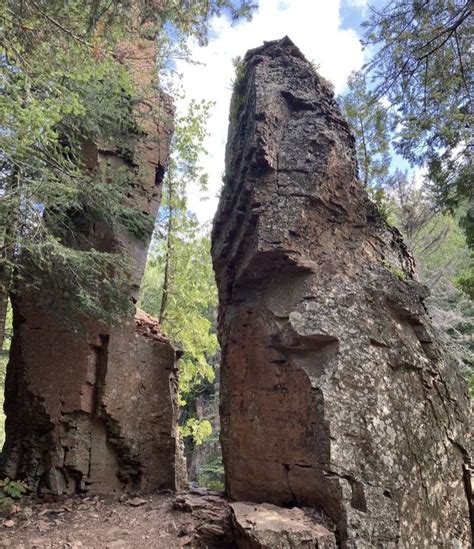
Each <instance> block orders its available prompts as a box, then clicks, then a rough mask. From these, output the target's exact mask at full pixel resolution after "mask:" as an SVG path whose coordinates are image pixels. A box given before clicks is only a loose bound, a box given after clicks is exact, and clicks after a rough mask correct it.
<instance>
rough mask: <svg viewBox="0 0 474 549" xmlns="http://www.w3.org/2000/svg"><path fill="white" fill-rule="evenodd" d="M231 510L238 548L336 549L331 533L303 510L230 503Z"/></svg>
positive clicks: (267, 504)
mask: <svg viewBox="0 0 474 549" xmlns="http://www.w3.org/2000/svg"><path fill="white" fill-rule="evenodd" d="M230 507H231V509H232V521H233V524H234V528H235V530H236V540H237V546H238V547H239V548H241V549H300V548H302V547H308V548H309V547H310V548H314V549H333V548H334V549H336V537H335V536H334V533H333V532H330V531H329V530H328V529H327V528H325V527H324V526H322V525H321V524H319V523H318V522H315V521H314V518H313V517H311V516H310V515H308V514H307V513H305V511H303V510H302V509H298V508H296V507H295V508H293V509H283V508H281V507H277V506H276V505H271V504H270V503H261V504H252V503H231V504H230Z"/></svg>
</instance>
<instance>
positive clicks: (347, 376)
mask: <svg viewBox="0 0 474 549" xmlns="http://www.w3.org/2000/svg"><path fill="white" fill-rule="evenodd" d="M212 238H213V246H212V254H213V261H214V269H215V273H216V279H217V283H218V287H219V299H220V309H219V337H220V342H221V346H222V370H221V375H222V382H221V388H222V391H221V425H222V434H221V442H222V449H223V456H224V465H225V475H226V488H227V491H228V493H229V495H230V496H231V498H233V499H235V500H247V501H248V500H250V501H254V502H269V503H273V504H277V505H284V506H292V505H295V504H296V505H309V506H315V507H318V508H320V509H321V510H323V511H324V512H325V513H327V514H328V515H329V516H330V517H331V518H332V519H333V520H334V521H335V523H336V525H337V536H338V540H339V544H340V545H341V546H342V547H396V546H399V547H448V546H449V547H451V546H454V545H456V544H457V545H456V546H459V547H467V546H468V544H469V539H470V528H469V504H468V492H469V486H468V484H469V479H468V476H469V475H468V474H467V473H466V471H468V467H469V454H468V451H469V443H468V435H469V430H470V427H469V426H470V421H469V396H468V392H467V388H466V385H465V383H464V382H463V379H462V377H461V374H460V372H459V371H458V369H457V366H456V365H455V364H454V363H453V362H452V361H451V360H450V359H449V357H448V356H447V355H446V354H445V353H444V352H443V350H442V348H440V346H439V345H438V342H437V336H436V334H435V333H434V331H433V328H432V326H431V324H430V319H429V316H428V314H427V311H426V307H425V304H424V299H425V297H426V291H425V288H424V287H423V286H422V285H421V284H420V283H419V282H417V280H416V275H415V271H414V264H413V259H412V256H411V255H410V253H409V251H408V250H407V248H406V246H405V244H404V243H403V240H402V237H401V235H400V233H399V232H398V231H397V230H396V229H394V228H392V227H390V226H389V225H387V223H386V222H385V221H384V219H383V218H382V217H381V215H380V214H379V212H378V211H377V209H376V207H375V206H374V204H373V203H371V201H370V200H369V199H368V197H367V195H366V193H365V192H364V191H363V189H362V187H361V185H360V183H359V181H358V179H357V168H356V159H355V151H354V139H353V137H352V135H351V133H350V131H349V128H348V125H347V123H346V121H345V120H344V119H343V118H342V116H341V113H340V111H339V108H338V106H337V103H336V102H335V100H334V97H333V93H332V91H331V90H330V87H329V86H328V84H327V82H326V81H325V80H324V79H322V78H321V77H320V76H319V75H318V74H317V73H316V72H315V70H314V69H313V67H312V65H311V64H310V63H309V62H308V61H307V60H306V59H305V58H304V57H303V55H302V54H301V53H300V51H299V50H298V49H297V48H296V47H295V46H294V44H293V43H292V42H291V41H290V40H289V39H288V38H284V39H283V40H280V41H276V42H269V43H266V44H265V45H264V46H262V47H260V48H257V49H255V50H252V51H249V52H248V53H247V55H246V56H245V59H244V61H243V64H242V65H241V66H240V67H239V68H238V71H237V79H236V82H235V89H234V94H233V99H232V104H231V113H230V128H229V134H228V142H227V152H226V174H225V184H224V188H223V192H222V196H221V199H220V204H219V208H218V211H217V214H216V217H215V220H214V228H213V235H212Z"/></svg>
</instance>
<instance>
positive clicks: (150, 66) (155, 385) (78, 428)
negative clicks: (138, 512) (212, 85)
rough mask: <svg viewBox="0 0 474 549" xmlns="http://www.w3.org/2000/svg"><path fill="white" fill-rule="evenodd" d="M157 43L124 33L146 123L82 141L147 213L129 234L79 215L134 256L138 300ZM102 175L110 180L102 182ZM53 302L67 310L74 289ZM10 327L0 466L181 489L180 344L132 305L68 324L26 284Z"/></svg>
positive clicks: (151, 162)
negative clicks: (124, 312)
mask: <svg viewBox="0 0 474 549" xmlns="http://www.w3.org/2000/svg"><path fill="white" fill-rule="evenodd" d="M155 47H156V43H155V41H154V40H151V39H145V38H144V39H143V40H141V42H139V43H137V44H124V43H123V44H121V46H120V52H119V53H120V56H121V57H122V58H128V59H131V61H128V63H129V70H130V74H131V78H132V81H133V82H134V84H135V86H136V88H137V89H139V90H140V91H141V92H142V94H143V97H142V100H141V102H139V103H138V106H137V108H136V111H135V113H134V117H135V122H136V125H137V127H138V128H139V131H138V132H137V135H132V136H130V142H129V143H128V144H127V153H126V155H124V153H123V149H124V145H125V144H124V143H120V144H114V143H91V142H87V143H85V144H84V155H85V162H86V165H87V166H88V167H89V168H90V169H98V168H100V167H103V166H104V165H105V164H107V166H108V172H107V173H113V174H116V175H117V176H119V174H120V175H123V173H124V172H125V173H127V174H128V176H130V177H131V178H132V179H133V190H132V191H131V193H130V194H129V195H128V196H127V197H124V200H127V201H128V204H129V205H130V207H131V208H133V209H134V210H135V211H136V212H137V215H138V214H140V215H142V216H145V217H147V218H148V220H149V221H150V223H149V227H150V229H149V230H148V232H146V233H144V234H141V235H140V236H134V235H132V234H129V233H126V232H124V231H121V232H118V231H117V230H115V229H113V228H111V227H104V226H103V225H101V224H100V223H92V224H91V223H89V222H88V221H87V220H86V219H74V223H75V227H77V231H78V232H80V233H81V234H82V236H83V237H85V238H86V239H87V241H88V242H89V243H90V244H91V245H92V246H93V247H95V248H96V249H99V250H102V251H108V252H113V251H115V250H117V249H118V248H121V249H123V250H124V253H125V255H126V256H128V257H130V258H132V259H133V260H134V265H135V271H134V279H133V281H132V287H130V292H129V297H130V300H131V301H132V302H133V301H136V297H137V293H138V288H139V285H140V281H141V278H142V275H143V270H144V268H145V262H146V255H147V251H148V245H149V241H150V237H151V230H152V227H153V224H154V220H155V217H156V213H157V210H158V207H159V203H160V198H161V186H162V180H163V175H164V172H165V168H166V165H167V161H168V155H169V145H170V139H171V133H172V116H173V109H172V105H171V101H170V98H169V97H168V96H166V95H165V94H162V93H160V92H159V91H158V90H157V89H156V85H155V83H154V81H155V79H156V74H155V72H156V68H155V62H154V59H155V54H156V51H155ZM104 184H107V182H106V181H104ZM55 298H56V301H57V302H58V303H59V304H60V305H61V302H63V305H64V308H66V309H67V298H66V297H65V296H64V295H62V294H61V293H57V294H56V296H55ZM13 317H14V320H13V322H14V336H13V341H12V349H11V354H10V362H9V364H8V368H7V379H6V396H5V411H6V416H7V419H6V442H5V446H4V450H3V454H2V462H3V466H2V469H3V474H4V475H8V476H10V477H11V478H22V479H25V480H26V481H27V483H28V485H29V487H30V489H32V490H35V491H38V492H39V491H51V492H53V493H58V494H61V493H77V492H92V493H94V492H95V493H97V492H99V493H100V492H102V493H105V492H111V491H120V490H123V489H126V488H131V489H140V490H155V489H158V488H170V489H176V488H177V487H179V486H180V485H181V484H182V483H183V481H184V479H185V467H184V463H183V462H182V457H181V449H180V444H179V438H178V433H177V414H178V410H177V398H176V389H177V378H176V372H177V369H176V353H175V350H174V348H173V347H172V346H171V344H170V343H169V342H168V341H167V340H166V339H165V338H164V337H163V336H162V335H161V334H160V331H159V327H158V326H157V323H156V322H155V321H154V320H153V319H151V318H150V317H147V316H146V315H144V314H138V315H137V316H136V317H135V319H134V318H133V314H132V313H131V314H130V315H129V316H126V317H124V318H123V319H122V320H121V321H120V322H119V323H118V324H117V325H116V326H114V327H113V328H111V327H110V326H106V325H104V324H102V323H99V322H90V321H86V322H83V325H82V328H83V329H82V332H80V331H78V330H77V326H65V325H64V322H61V321H59V320H58V319H57V318H56V317H55V315H54V314H52V312H51V311H50V310H49V309H48V308H47V307H46V306H45V305H44V304H42V303H41V300H40V296H39V294H38V293H36V292H34V291H29V290H26V289H25V288H22V289H21V291H18V292H17V294H16V296H15V298H14V299H13Z"/></svg>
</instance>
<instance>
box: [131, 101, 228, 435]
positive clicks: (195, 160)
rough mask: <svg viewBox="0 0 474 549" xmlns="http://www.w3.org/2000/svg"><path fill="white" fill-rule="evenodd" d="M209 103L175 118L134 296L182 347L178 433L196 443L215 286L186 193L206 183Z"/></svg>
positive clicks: (209, 375)
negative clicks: (203, 161)
mask: <svg viewBox="0 0 474 549" xmlns="http://www.w3.org/2000/svg"><path fill="white" fill-rule="evenodd" d="M210 106H211V105H210V104H209V103H206V102H204V101H203V102H201V103H197V102H195V101H191V103H190V104H189V108H188V111H187V112H186V113H185V114H184V115H183V116H180V117H178V118H177V120H176V128H175V134H174V137H173V141H172V153H171V160H170V165H169V168H168V172H167V174H166V177H165V181H164V189H163V202H162V205H161V208H160V213H159V215H158V219H157V224H156V231H155V238H154V240H153V242H152V247H151V249H152V252H151V254H150V257H149V260H148V264H147V268H146V271H145V276H144V278H143V282H142V288H141V294H140V300H139V306H140V307H141V308H143V309H144V310H145V311H147V312H148V313H149V314H152V315H155V316H158V317H159V321H160V324H161V326H162V328H163V331H164V332H165V334H166V335H167V336H168V337H169V338H170V339H171V341H172V342H173V343H175V344H176V345H178V346H179V347H181V348H182V349H183V350H184V354H183V356H182V357H181V359H180V376H179V377H180V404H181V406H182V407H183V410H184V413H183V416H184V417H183V424H184V427H183V429H184V430H183V433H184V436H190V437H192V438H193V441H194V443H196V444H200V443H201V442H202V441H203V440H204V438H205V437H206V436H208V435H209V434H210V432H211V425H210V423H209V421H208V420H207V419H205V418H197V417H196V416H195V415H194V414H193V413H192V412H191V408H192V403H193V402H194V400H195V397H196V394H197V393H199V392H200V391H201V390H203V389H204V388H205V387H206V386H207V384H209V383H210V382H212V380H213V379H214V368H213V366H212V364H211V362H210V360H211V358H212V357H213V356H214V355H215V354H216V352H217V349H218V344H217V337H216V334H215V331H214V330H213V328H212V326H213V321H214V317H215V310H216V306H217V290H216V286H215V281H214V274H213V270H212V264H211V256H210V237H209V234H208V233H209V230H208V229H203V228H202V227H200V226H199V223H198V221H197V219H196V217H195V216H194V215H193V214H191V213H190V212H189V211H188V209H187V193H188V188H189V185H190V184H192V183H199V185H200V188H201V189H204V188H205V187H206V183H207V176H206V174H205V172H204V171H203V169H202V167H201V166H200V164H199V159H200V156H201V154H203V153H205V150H204V148H203V142H204V139H205V137H206V136H207V130H206V121H207V118H208V112H209V109H210Z"/></svg>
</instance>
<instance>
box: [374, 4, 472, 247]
mask: <svg viewBox="0 0 474 549" xmlns="http://www.w3.org/2000/svg"><path fill="white" fill-rule="evenodd" d="M473 38H474V27H473V18H472V2H471V0H437V1H435V2H431V1H427V0H416V1H413V2H406V1H404V0H389V1H388V2H386V3H385V4H384V6H383V7H382V8H381V9H380V10H377V9H376V8H373V7H372V8H371V12H370V17H369V19H368V20H367V21H366V22H365V45H367V46H372V47H374V48H375V54H374V56H373V57H372V58H371V60H370V61H369V63H368V64H367V66H366V69H365V70H366V73H368V74H369V75H370V76H371V77H372V79H373V80H374V83H375V95H376V96H377V97H383V96H385V97H386V98H387V99H388V101H389V103H390V104H391V106H392V107H393V110H394V116H395V118H396V122H397V135H396V139H395V147H396V150H397V151H398V152H399V153H401V154H402V155H403V156H404V157H405V158H406V159H408V160H409V161H410V162H411V163H412V164H418V165H426V166H427V167H428V177H429V180H430V185H431V190H432V192H433V195H434V197H435V198H436V201H437V204H438V205H440V206H441V207H442V208H445V209H450V210H451V211H453V209H454V208H456V207H458V206H460V205H462V204H464V205H465V211H464V214H463V219H462V225H463V227H464V229H465V231H466V234H467V239H468V244H469V245H470V246H471V248H472V245H473V243H474V238H473V234H474V232H473V231H474V194H473V193H474V186H473V185H472V181H473V179H474V177H473V175H474V173H473V165H472V158H471V149H472V137H471V131H472V66H473V64H474V58H473V49H472V41H473Z"/></svg>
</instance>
